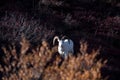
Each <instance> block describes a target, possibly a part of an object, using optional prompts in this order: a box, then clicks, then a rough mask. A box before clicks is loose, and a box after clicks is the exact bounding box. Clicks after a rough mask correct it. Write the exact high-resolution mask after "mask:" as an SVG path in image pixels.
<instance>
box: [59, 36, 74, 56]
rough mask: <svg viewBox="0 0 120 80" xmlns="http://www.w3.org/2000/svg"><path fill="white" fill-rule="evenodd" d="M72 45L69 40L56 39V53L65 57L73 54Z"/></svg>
mask: <svg viewBox="0 0 120 80" xmlns="http://www.w3.org/2000/svg"><path fill="white" fill-rule="evenodd" d="M73 47H74V44H73V41H72V40H71V39H61V40H60V39H59V38H58V52H59V54H60V55H61V56H63V57H67V56H68V54H73V53H74V50H73Z"/></svg>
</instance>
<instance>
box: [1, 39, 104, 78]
mask: <svg viewBox="0 0 120 80" xmlns="http://www.w3.org/2000/svg"><path fill="white" fill-rule="evenodd" d="M20 44H21V48H20V52H18V51H17V49H16V46H15V45H14V44H13V45H12V46H9V48H8V49H7V48H6V47H2V50H3V56H2V57H1V58H2V59H1V61H0V62H1V63H0V74H1V79H2V80H19V79H22V80H101V79H102V76H101V68H102V67H103V66H104V64H105V63H106V61H104V62H102V61H101V60H97V59H96V56H97V55H98V54H99V50H93V51H92V52H91V53H89V54H88V53H87V52H86V50H87V44H86V43H81V44H80V52H78V53H76V54H77V55H76V56H74V55H69V56H68V58H66V59H62V58H61V57H60V55H59V54H58V53H57V46H53V47H51V46H50V45H49V43H48V42H46V41H43V42H42V43H41V44H40V45H39V46H38V47H36V48H33V49H32V48H31V47H30V46H31V44H30V43H29V41H28V40H26V39H25V37H22V40H21V42H20ZM83 52H86V53H83Z"/></svg>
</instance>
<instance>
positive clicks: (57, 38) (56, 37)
mask: <svg viewBox="0 0 120 80" xmlns="http://www.w3.org/2000/svg"><path fill="white" fill-rule="evenodd" d="M55 40H57V41H58V42H59V41H60V39H59V37H58V36H55V37H54V38H53V45H54V44H55Z"/></svg>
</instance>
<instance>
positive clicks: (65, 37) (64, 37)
mask: <svg viewBox="0 0 120 80" xmlns="http://www.w3.org/2000/svg"><path fill="white" fill-rule="evenodd" d="M61 39H62V40H64V39H69V38H68V37H67V36H63V37H62V38H61Z"/></svg>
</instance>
